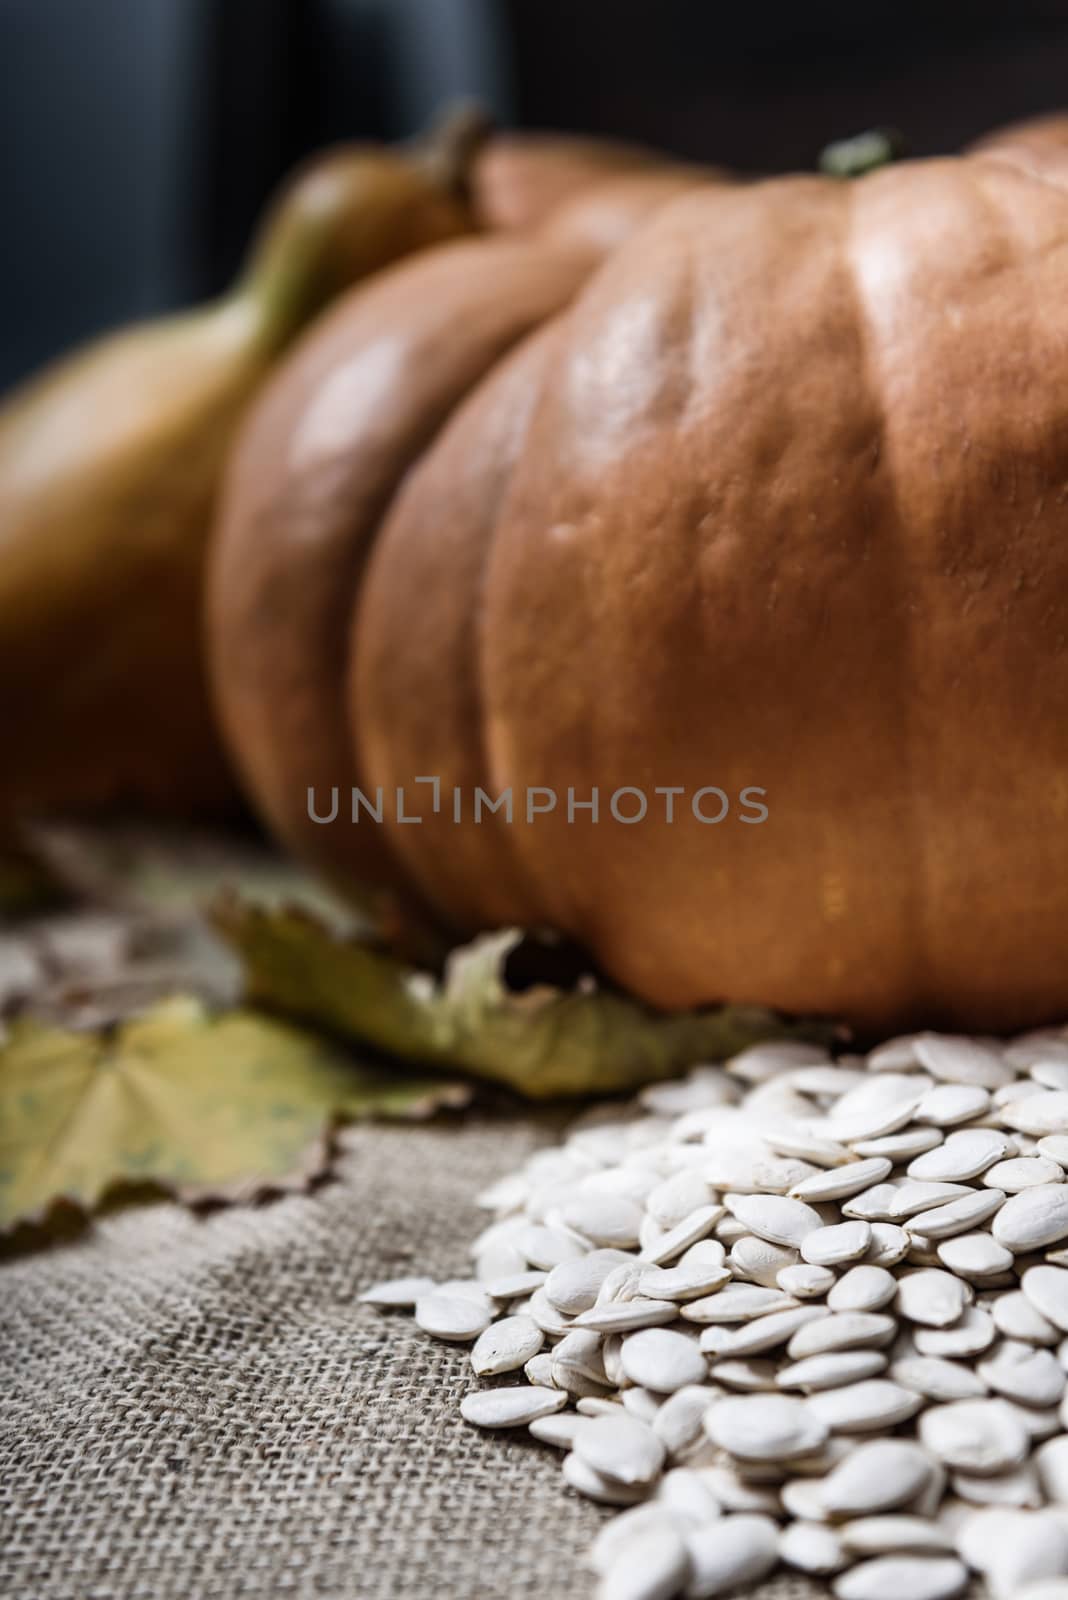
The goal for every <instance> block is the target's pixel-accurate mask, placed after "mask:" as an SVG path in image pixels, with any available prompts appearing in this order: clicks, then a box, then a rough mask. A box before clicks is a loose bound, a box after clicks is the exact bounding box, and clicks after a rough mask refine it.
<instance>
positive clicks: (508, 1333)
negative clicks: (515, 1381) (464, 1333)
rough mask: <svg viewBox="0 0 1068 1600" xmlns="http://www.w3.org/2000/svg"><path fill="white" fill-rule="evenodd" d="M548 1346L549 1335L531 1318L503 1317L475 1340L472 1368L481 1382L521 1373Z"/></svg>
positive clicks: (472, 1352)
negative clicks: (546, 1343)
mask: <svg viewBox="0 0 1068 1600" xmlns="http://www.w3.org/2000/svg"><path fill="white" fill-rule="evenodd" d="M544 1343H545V1335H544V1333H543V1332H542V1331H541V1329H540V1328H539V1327H538V1325H537V1323H536V1322H535V1321H534V1320H533V1319H532V1318H531V1317H502V1318H501V1319H500V1321H498V1322H494V1323H492V1324H491V1325H490V1327H488V1328H487V1329H486V1331H485V1332H484V1333H480V1334H479V1336H478V1338H477V1339H476V1340H475V1343H474V1345H473V1347H472V1350H471V1365H472V1366H473V1367H474V1369H475V1371H476V1372H477V1373H478V1375H479V1377H480V1378H489V1377H497V1376H498V1375H499V1374H500V1373H502V1372H517V1371H518V1370H519V1368H520V1367H521V1366H523V1365H524V1364H525V1363H526V1362H527V1361H529V1360H530V1358H531V1357H532V1356H536V1355H537V1353H538V1351H539V1350H540V1349H541V1347H542V1345H543V1344H544Z"/></svg>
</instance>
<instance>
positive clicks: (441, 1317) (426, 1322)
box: [415, 1289, 493, 1344]
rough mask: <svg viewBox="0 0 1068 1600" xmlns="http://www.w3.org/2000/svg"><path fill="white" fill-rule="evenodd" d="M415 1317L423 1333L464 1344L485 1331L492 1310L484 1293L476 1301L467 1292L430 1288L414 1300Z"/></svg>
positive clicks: (489, 1321) (490, 1319) (491, 1317)
mask: <svg viewBox="0 0 1068 1600" xmlns="http://www.w3.org/2000/svg"><path fill="white" fill-rule="evenodd" d="M415 1320H416V1323H417V1324H418V1326H419V1327H420V1328H422V1330H423V1332H424V1333H432V1334H433V1335H434V1337H435V1339H448V1340H454V1341H456V1342H457V1343H461V1344H466V1343H467V1342H469V1341H470V1340H472V1339H477V1338H478V1336H479V1334H480V1333H484V1332H485V1330H486V1329H487V1328H488V1327H489V1325H490V1323H491V1322H492V1320H493V1312H492V1310H491V1308H490V1303H489V1300H488V1299H487V1298H486V1297H485V1296H483V1297H482V1299H481V1300H476V1299H474V1298H473V1297H472V1296H470V1295H465V1294H448V1293H446V1292H445V1290H444V1289H432V1290H431V1291H430V1293H429V1294H424V1295H420V1297H419V1299H418V1300H417V1301H416V1302H415Z"/></svg>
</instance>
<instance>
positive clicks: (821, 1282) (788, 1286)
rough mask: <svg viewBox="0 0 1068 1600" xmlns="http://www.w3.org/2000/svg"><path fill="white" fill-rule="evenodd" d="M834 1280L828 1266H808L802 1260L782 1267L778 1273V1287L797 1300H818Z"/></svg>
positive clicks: (832, 1285) (830, 1287)
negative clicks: (795, 1264)
mask: <svg viewBox="0 0 1068 1600" xmlns="http://www.w3.org/2000/svg"><path fill="white" fill-rule="evenodd" d="M836 1282H837V1279H836V1278H835V1275H834V1273H833V1272H832V1271H831V1269H830V1267H810V1266H809V1265H808V1263H807V1262H804V1261H799V1262H798V1264H797V1266H796V1267H783V1269H782V1271H781V1272H780V1273H779V1274H778V1284H779V1288H780V1289H782V1290H783V1292H784V1293H785V1294H788V1295H793V1296H794V1297H795V1299H797V1300H819V1299H821V1298H822V1297H823V1296H824V1295H825V1294H826V1293H827V1291H828V1290H829V1289H832V1288H833V1287H834V1285H835V1283H836Z"/></svg>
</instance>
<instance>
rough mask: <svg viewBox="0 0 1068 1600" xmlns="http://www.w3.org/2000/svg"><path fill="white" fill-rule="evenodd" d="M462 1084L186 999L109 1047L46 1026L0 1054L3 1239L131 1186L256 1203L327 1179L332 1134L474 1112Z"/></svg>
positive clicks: (35, 1026) (15, 1030)
mask: <svg viewBox="0 0 1068 1600" xmlns="http://www.w3.org/2000/svg"><path fill="white" fill-rule="evenodd" d="M467 1098H468V1091H467V1090H466V1088H465V1087H464V1086H463V1085H460V1084H454V1083H449V1082H447V1081H445V1080H443V1079H442V1078H440V1077H437V1076H435V1077H434V1078H433V1079H429V1080H428V1079H425V1078H413V1077H411V1076H406V1075H404V1074H402V1073H398V1072H397V1071H396V1070H395V1069H393V1068H389V1067H385V1068H384V1067H381V1066H367V1065H363V1064H360V1063H357V1062H355V1061H354V1060H353V1059H352V1057H351V1056H350V1055H349V1054H348V1053H347V1052H345V1051H344V1050H342V1049H341V1048H340V1047H338V1046H335V1045H331V1044H329V1043H328V1042H326V1041H324V1040H323V1039H320V1038H318V1037H316V1036H315V1035H313V1034H309V1033H305V1032H303V1031H302V1030H300V1029H298V1028H295V1027H292V1026H290V1025H288V1024H286V1023H282V1022H278V1021H274V1020H272V1019H270V1018H267V1017H262V1016H257V1015H255V1014H254V1013H250V1012H244V1011H233V1012H229V1013H225V1014H223V1015H221V1016H218V1017H213V1016H211V1015H210V1014H209V1013H208V1012H207V1010H206V1009H205V1008H204V1007H203V1006H202V1005H201V1004H200V1003H199V1001H195V1000H190V999H184V998H183V999H175V1000H170V1001H167V1002H164V1003H163V1004H161V1005H158V1006H156V1007H155V1008H154V1009H153V1010H152V1011H150V1012H147V1013H146V1014H145V1015H144V1016H141V1017H139V1018H137V1019H135V1020H133V1021H129V1022H127V1023H125V1024H124V1025H123V1026H122V1027H121V1028H119V1029H118V1030H116V1031H114V1032H112V1033H108V1034H91V1033H71V1032H67V1031H64V1030H62V1029H58V1028H53V1027H50V1026H48V1025H46V1024H43V1023H41V1022H38V1021H36V1020H34V1019H32V1018H23V1019H21V1020H19V1021H17V1022H15V1023H14V1024H13V1025H12V1026H11V1028H10V1031H9V1033H8V1036H7V1041H6V1043H5V1045H4V1047H3V1048H2V1049H0V1231H3V1230H5V1229H9V1228H11V1227H13V1226H14V1225H15V1224H16V1223H19V1222H22V1221H34V1222H36V1221H39V1220H41V1219H43V1218H44V1217H45V1215H46V1214H47V1212H48V1210H49V1208H50V1207H51V1206H52V1204H53V1203H54V1202H56V1201H60V1200H65V1201H68V1202H71V1203H72V1204H74V1205H76V1206H78V1207H80V1208H82V1209H84V1210H90V1209H92V1208H93V1207H94V1206H96V1205H97V1204H98V1203H99V1202H100V1201H101V1200H102V1199H103V1198H104V1196H105V1195H108V1194H110V1192H111V1191H113V1190H114V1189H115V1188H116V1187H117V1186H121V1185H136V1186H141V1185H144V1184H151V1185H154V1186H157V1187H159V1188H162V1189H165V1190H168V1191H170V1192H173V1193H175V1194H177V1195H179V1196H180V1197H181V1198H183V1199H215V1198H218V1199H231V1200H232V1199H248V1198H250V1197H251V1196H253V1195H255V1194H257V1193H260V1192H263V1191H265V1190H267V1189H275V1188H280V1187H293V1186H297V1185H301V1184H304V1183H306V1182H307V1181H308V1180H309V1179H310V1178H312V1177H314V1176H315V1175H316V1173H318V1172H320V1171H322V1170H323V1167H324V1165H325V1162H326V1155H327V1147H328V1135H329V1133H330V1130H331V1128H332V1127H333V1125H334V1124H335V1123H336V1122H338V1121H341V1120H346V1119H349V1118H354V1117H363V1116H369V1115H372V1114H384V1115H390V1116H419V1115H424V1114H426V1113H428V1112H429V1111H431V1110H433V1109H434V1108H435V1107H436V1106H439V1105H460V1104H463V1103H465V1101H466V1100H467Z"/></svg>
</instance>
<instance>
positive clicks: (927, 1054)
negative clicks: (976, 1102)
mask: <svg viewBox="0 0 1068 1600" xmlns="http://www.w3.org/2000/svg"><path fill="white" fill-rule="evenodd" d="M915 1054H916V1060H917V1061H918V1062H919V1064H920V1066H921V1067H923V1069H924V1070H925V1071H926V1072H929V1073H930V1074H931V1076H932V1078H938V1079H939V1081H940V1082H942V1083H974V1084H980V1085H981V1086H982V1087H983V1088H984V1089H1000V1088H1001V1086H1002V1084H1004V1083H1010V1082H1011V1081H1012V1079H1013V1077H1014V1076H1015V1073H1014V1071H1013V1068H1012V1067H1011V1066H1009V1065H1008V1063H1007V1062H1006V1061H1004V1060H1003V1059H1002V1057H1001V1056H1000V1055H999V1054H997V1053H995V1051H993V1050H990V1049H987V1048H986V1047H985V1046H983V1045H981V1044H976V1043H975V1041H974V1040H972V1039H961V1038H952V1037H950V1036H949V1035H947V1034H936V1033H929V1034H923V1035H922V1036H921V1037H920V1038H919V1039H917V1041H916V1044H915Z"/></svg>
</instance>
